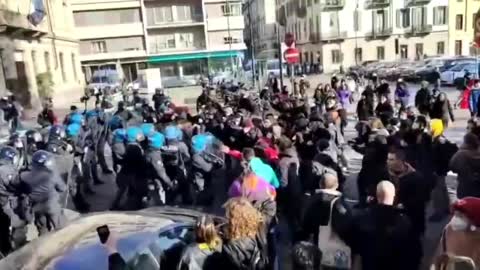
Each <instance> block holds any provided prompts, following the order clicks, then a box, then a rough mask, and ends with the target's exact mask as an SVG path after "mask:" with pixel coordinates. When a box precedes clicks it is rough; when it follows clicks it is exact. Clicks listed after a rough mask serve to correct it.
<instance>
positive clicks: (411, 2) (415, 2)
mask: <svg viewBox="0 0 480 270" xmlns="http://www.w3.org/2000/svg"><path fill="white" fill-rule="evenodd" d="M431 1H432V0H405V6H406V7H412V6H422V5H426V4H428V3H430V2H431Z"/></svg>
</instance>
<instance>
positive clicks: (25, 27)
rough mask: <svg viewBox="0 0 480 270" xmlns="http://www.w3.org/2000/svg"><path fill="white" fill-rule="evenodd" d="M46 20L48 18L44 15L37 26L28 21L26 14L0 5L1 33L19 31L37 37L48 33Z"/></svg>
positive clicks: (8, 33) (10, 33)
mask: <svg viewBox="0 0 480 270" xmlns="http://www.w3.org/2000/svg"><path fill="white" fill-rule="evenodd" d="M47 20H48V18H47V17H46V16H45V18H43V21H42V22H41V23H40V24H39V25H38V26H34V25H32V24H31V23H30V22H29V21H28V19H27V15H26V14H22V13H17V12H14V11H11V10H8V9H4V7H2V6H0V33H2V34H7V35H12V34H13V33H17V34H18V33H21V34H23V35H25V36H28V37H32V38H39V37H41V36H44V35H46V34H47V33H48V28H47Z"/></svg>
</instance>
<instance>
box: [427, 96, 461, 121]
mask: <svg viewBox="0 0 480 270" xmlns="http://www.w3.org/2000/svg"><path fill="white" fill-rule="evenodd" d="M430 118H432V119H434V118H437V119H443V120H445V121H447V122H448V120H449V119H451V120H452V121H455V116H454V114H453V109H452V105H451V104H450V101H449V100H448V99H445V100H444V101H440V100H438V99H437V100H436V101H435V102H434V103H433V104H432V109H431V111H430Z"/></svg>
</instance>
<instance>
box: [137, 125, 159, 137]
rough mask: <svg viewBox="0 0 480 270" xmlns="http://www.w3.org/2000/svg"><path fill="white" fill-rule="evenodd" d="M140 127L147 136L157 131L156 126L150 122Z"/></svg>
mask: <svg viewBox="0 0 480 270" xmlns="http://www.w3.org/2000/svg"><path fill="white" fill-rule="evenodd" d="M140 128H141V129H142V132H143V134H144V135H145V136H147V137H149V136H151V135H153V134H154V132H155V126H154V125H153V124H150V123H144V124H142V125H140Z"/></svg>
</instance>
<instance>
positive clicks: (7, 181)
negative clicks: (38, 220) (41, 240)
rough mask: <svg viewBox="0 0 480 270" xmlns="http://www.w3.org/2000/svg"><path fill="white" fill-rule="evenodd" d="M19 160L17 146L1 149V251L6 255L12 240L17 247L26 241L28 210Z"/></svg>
mask: <svg viewBox="0 0 480 270" xmlns="http://www.w3.org/2000/svg"><path fill="white" fill-rule="evenodd" d="M17 160H18V153H17V151H16V150H15V148H13V147H11V146H4V147H3V148H1V149H0V253H3V254H4V255H6V254H7V253H9V252H11V251H12V248H13V246H12V241H11V240H13V244H14V245H15V247H19V246H21V245H23V244H24V243H25V242H26V229H25V225H26V223H27V220H26V219H27V217H28V210H27V209H25V208H24V207H23V206H25V203H26V202H25V198H24V197H22V196H21V192H22V190H21V185H20V182H19V180H18V170H17V168H16V166H15V165H14V164H15V163H16V162H17ZM10 227H12V234H10ZM12 236H13V237H12Z"/></svg>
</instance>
